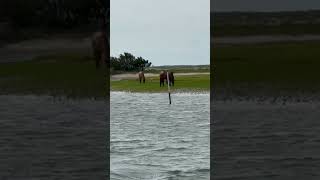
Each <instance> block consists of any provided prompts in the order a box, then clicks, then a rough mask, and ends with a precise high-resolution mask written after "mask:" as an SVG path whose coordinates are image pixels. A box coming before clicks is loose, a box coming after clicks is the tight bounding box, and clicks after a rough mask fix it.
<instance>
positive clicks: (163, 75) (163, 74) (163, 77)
mask: <svg viewBox="0 0 320 180" xmlns="http://www.w3.org/2000/svg"><path fill="white" fill-rule="evenodd" d="M168 74H169V78H167V71H161V72H160V87H161V85H163V86H164V81H166V83H167V84H168V80H167V79H169V85H170V86H174V76H173V72H168Z"/></svg>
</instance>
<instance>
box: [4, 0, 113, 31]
mask: <svg viewBox="0 0 320 180" xmlns="http://www.w3.org/2000/svg"><path fill="white" fill-rule="evenodd" d="M108 6H109V5H108V4H107V1H106V0H1V1H0V22H1V21H6V22H10V23H12V24H13V25H14V26H18V27H30V26H31V27H34V26H45V27H60V28H68V27H75V26H77V25H84V24H88V23H90V22H92V21H96V20H97V17H98V16H100V15H101V13H103V12H104V11H106V9H107V8H108Z"/></svg>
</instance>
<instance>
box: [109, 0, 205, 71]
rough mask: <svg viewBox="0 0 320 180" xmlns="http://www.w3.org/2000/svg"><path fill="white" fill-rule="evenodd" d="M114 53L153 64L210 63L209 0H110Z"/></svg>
mask: <svg viewBox="0 0 320 180" xmlns="http://www.w3.org/2000/svg"><path fill="white" fill-rule="evenodd" d="M110 5H111V6H110V15H111V17H110V30H111V31H110V38H111V39H110V42H111V55H112V56H118V55H119V54H120V53H123V52H130V53H132V54H133V55H135V56H142V57H143V58H145V59H148V60H149V61H151V62H152V63H153V65H156V66H158V65H198V64H210V0H111V1H110Z"/></svg>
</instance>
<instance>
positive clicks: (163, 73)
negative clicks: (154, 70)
mask: <svg viewBox="0 0 320 180" xmlns="http://www.w3.org/2000/svg"><path fill="white" fill-rule="evenodd" d="M167 74H168V77H167ZM138 76H139V81H140V84H141V83H142V82H143V83H145V82H146V78H145V76H144V72H143V71H140V72H139V73H138ZM159 77H160V87H162V86H164V82H166V84H168V83H169V86H174V75H173V72H170V71H161V72H160V76H159ZM168 80H169V82H168Z"/></svg>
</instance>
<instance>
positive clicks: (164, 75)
mask: <svg viewBox="0 0 320 180" xmlns="http://www.w3.org/2000/svg"><path fill="white" fill-rule="evenodd" d="M165 80H167V72H165V71H161V72H160V87H161V85H163V86H164V81H165Z"/></svg>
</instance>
